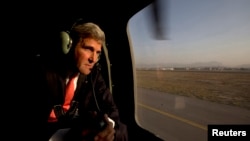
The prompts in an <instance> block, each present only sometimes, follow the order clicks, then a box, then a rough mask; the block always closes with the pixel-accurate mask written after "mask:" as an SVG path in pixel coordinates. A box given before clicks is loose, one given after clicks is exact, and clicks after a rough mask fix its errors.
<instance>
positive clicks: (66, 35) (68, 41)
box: [60, 18, 84, 54]
mask: <svg viewBox="0 0 250 141" xmlns="http://www.w3.org/2000/svg"><path fill="white" fill-rule="evenodd" d="M81 23H84V21H83V19H82V18H79V19H77V20H76V21H75V22H74V23H73V24H72V26H71V28H70V30H63V31H61V32H60V42H61V47H62V52H63V54H68V53H69V51H70V49H71V47H72V43H73V40H72V37H71V36H70V34H71V33H70V32H71V30H72V29H73V28H74V27H75V26H76V25H79V24H81Z"/></svg>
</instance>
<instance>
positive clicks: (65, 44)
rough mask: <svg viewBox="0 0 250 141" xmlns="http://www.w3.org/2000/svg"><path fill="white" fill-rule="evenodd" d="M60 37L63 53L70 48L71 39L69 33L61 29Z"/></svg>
mask: <svg viewBox="0 0 250 141" xmlns="http://www.w3.org/2000/svg"><path fill="white" fill-rule="evenodd" d="M60 38H61V41H62V42H61V46H62V52H63V53H64V54H67V53H68V52H69V50H70V48H71V45H72V39H71V38H70V35H69V33H68V32H67V31H61V32H60Z"/></svg>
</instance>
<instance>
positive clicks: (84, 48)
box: [75, 38, 102, 75]
mask: <svg viewBox="0 0 250 141" xmlns="http://www.w3.org/2000/svg"><path fill="white" fill-rule="evenodd" d="M101 48H102V44H101V42H99V41H97V40H94V39H92V38H85V39H83V40H80V41H79V42H78V43H77V45H76V48H75V59H76V65H77V68H78V70H79V71H80V72H81V73H82V74H85V75H88V74H89V73H90V72H91V69H92V68H93V67H94V65H95V63H96V62H97V61H98V58H99V56H100V54H101Z"/></svg>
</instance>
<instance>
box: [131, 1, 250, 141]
mask: <svg viewBox="0 0 250 141" xmlns="http://www.w3.org/2000/svg"><path fill="white" fill-rule="evenodd" d="M158 2H159V3H158V5H157V8H158V9H157V10H158V14H157V13H154V12H153V11H154V10H153V8H154V7H153V5H152V4H150V5H148V6H147V7H145V8H144V9H142V10H141V11H139V12H138V13H137V14H136V15H134V16H133V17H132V18H131V19H130V21H129V23H128V36H129V39H130V45H131V52H132V59H133V65H134V80H135V99H136V100H135V102H136V109H135V111H136V120H137V122H138V124H139V125H140V126H141V127H143V128H145V129H147V130H149V131H151V132H153V133H154V134H156V135H157V136H159V137H160V138H162V139H164V140H171V141H194V140H197V141H206V140H207V125H209V124H249V123H250V116H249V115H250V87H249V86H250V14H249V13H250V8H249V7H250V1H249V0H209V1H208V0H189V1H187V0H165V1H164V0H162V1H160V0H158ZM156 21H158V22H156Z"/></svg>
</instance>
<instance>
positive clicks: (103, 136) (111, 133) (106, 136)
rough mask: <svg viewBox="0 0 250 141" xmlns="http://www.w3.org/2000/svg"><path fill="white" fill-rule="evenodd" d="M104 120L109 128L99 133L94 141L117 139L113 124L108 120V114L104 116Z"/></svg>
mask: <svg viewBox="0 0 250 141" xmlns="http://www.w3.org/2000/svg"><path fill="white" fill-rule="evenodd" d="M104 120H105V121H106V122H107V126H106V127H105V128H104V130H102V131H100V132H99V133H97V135H96V136H95V137H94V141H113V140H114V138H115V129H114V128H113V126H114V125H113V124H114V123H113V122H111V121H110V120H109V118H108V115H107V114H104Z"/></svg>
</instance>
